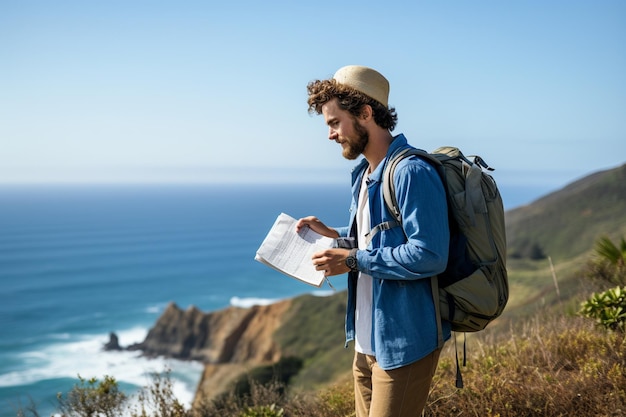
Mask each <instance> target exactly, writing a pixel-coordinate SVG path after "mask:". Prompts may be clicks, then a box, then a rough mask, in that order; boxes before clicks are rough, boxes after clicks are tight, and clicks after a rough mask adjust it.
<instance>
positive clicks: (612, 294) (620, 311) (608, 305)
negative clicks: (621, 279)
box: [580, 287, 626, 332]
mask: <svg viewBox="0 0 626 417" xmlns="http://www.w3.org/2000/svg"><path fill="white" fill-rule="evenodd" d="M580 314H581V315H583V316H584V317H588V318H592V319H594V320H595V321H596V323H597V324H598V325H599V326H602V327H604V328H606V329H609V330H619V331H621V332H626V287H624V288H620V287H615V288H611V289H609V290H606V291H604V292H602V293H594V294H593V295H592V296H591V298H589V299H588V300H587V301H585V302H583V303H582V305H581V309H580Z"/></svg>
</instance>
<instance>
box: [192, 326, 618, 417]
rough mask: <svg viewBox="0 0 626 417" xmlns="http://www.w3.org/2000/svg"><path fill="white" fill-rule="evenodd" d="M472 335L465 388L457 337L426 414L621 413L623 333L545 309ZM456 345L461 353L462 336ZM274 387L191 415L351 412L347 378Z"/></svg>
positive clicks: (339, 415) (332, 416) (548, 416)
mask: <svg viewBox="0 0 626 417" xmlns="http://www.w3.org/2000/svg"><path fill="white" fill-rule="evenodd" d="M472 336H474V337H471V338H469V339H468V341H467V349H468V360H467V366H466V367H464V368H462V371H463V378H464V382H465V387H464V388H462V389H457V388H455V386H454V381H455V377H454V375H455V368H456V363H455V356H454V343H448V345H447V347H446V350H445V352H444V353H443V354H442V357H441V360H440V366H439V368H438V370H437V373H436V375H435V378H434V380H433V387H432V389H431V395H430V398H429V404H428V405H427V407H426V410H425V411H424V416H431V417H438V416H447V417H449V416H480V417H496V416H499V417H505V416H515V417H519V416H542V417H552V416H594V417H596V416H621V415H624V414H626V342H625V339H624V334H620V333H609V332H606V331H604V330H600V329H597V328H595V327H594V326H593V323H592V322H591V321H590V320H586V319H582V318H579V317H558V318H550V317H549V315H547V314H545V315H544V314H542V315H537V318H536V319H534V320H533V321H531V322H527V323H524V324H522V325H520V326H519V328H517V329H515V330H514V329H510V330H508V331H506V332H499V334H497V333H495V332H486V333H485V335H480V334H479V335H472ZM457 346H458V348H459V351H461V347H462V342H461V343H460V344H457ZM461 355H462V354H461ZM277 391H278V390H276V389H273V388H271V387H270V388H269V390H268V388H267V387H266V388H260V387H257V388H256V392H253V394H252V395H251V397H249V398H247V399H246V400H245V403H242V402H241V401H242V400H241V399H238V400H237V399H234V398H231V399H230V401H228V402H227V403H228V404H230V405H229V406H228V407H226V406H225V405H226V404H222V407H221V409H220V407H218V408H214V409H213V410H211V412H207V410H205V412H204V413H198V414H196V416H195V417H207V416H213V415H215V416H217V415H223V416H242V415H243V416H245V415H246V414H242V411H241V410H243V409H245V407H246V406H247V407H250V406H253V407H254V406H257V407H258V406H261V405H263V404H265V405H269V404H275V406H277V407H279V408H280V409H281V410H282V414H281V415H282V416H284V417H291V416H309V417H346V416H351V415H354V413H353V394H352V384H351V383H350V382H343V383H340V384H337V385H334V386H332V387H330V388H328V389H326V390H324V391H321V392H318V393H315V394H312V395H310V396H305V395H298V396H295V397H289V396H288V395H284V394H280V395H277ZM237 401H239V403H237ZM198 411H199V410H198Z"/></svg>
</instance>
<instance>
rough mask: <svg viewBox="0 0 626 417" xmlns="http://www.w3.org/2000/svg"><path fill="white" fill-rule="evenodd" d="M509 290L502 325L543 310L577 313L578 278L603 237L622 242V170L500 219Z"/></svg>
mask: <svg viewBox="0 0 626 417" xmlns="http://www.w3.org/2000/svg"><path fill="white" fill-rule="evenodd" d="M505 221H506V233H507V245H508V259H507V270H508V271H509V281H510V285H511V289H510V300H509V304H508V305H507V308H506V309H505V312H504V314H503V320H506V319H508V320H515V319H518V318H520V317H524V316H528V315H532V314H534V313H535V312H536V311H538V309H540V308H545V307H549V306H556V307H558V308H565V309H566V311H569V312H573V311H576V310H577V309H578V303H579V301H580V300H581V298H582V297H585V296H586V295H588V294H589V293H590V292H591V291H592V290H594V288H592V286H591V283H590V282H589V281H588V280H585V279H584V277H583V274H582V273H581V271H582V268H583V267H584V265H585V263H586V262H588V260H589V259H590V257H591V256H592V254H593V247H594V244H595V242H596V240H597V239H598V238H599V237H600V236H603V235H606V236H608V237H609V238H611V239H612V240H613V241H614V242H619V240H620V239H621V238H622V237H624V236H626V164H625V165H622V166H620V167H618V168H614V169H611V170H606V171H602V172H598V173H594V174H592V175H589V176H587V177H585V178H582V179H580V180H578V181H576V182H574V183H572V184H570V185H568V186H566V187H564V188H562V189H561V190H559V191H556V192H554V193H551V194H549V195H547V196H545V197H543V198H541V199H539V200H537V201H535V202H533V203H532V204H530V205H527V206H524V207H520V208H517V209H514V210H511V211H508V212H507V213H506V216H505Z"/></svg>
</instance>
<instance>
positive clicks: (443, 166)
mask: <svg viewBox="0 0 626 417" xmlns="http://www.w3.org/2000/svg"><path fill="white" fill-rule="evenodd" d="M411 155H416V156H417V157H419V158H423V159H425V160H427V161H428V162H430V163H431V164H432V165H433V166H434V167H435V168H436V169H437V172H438V173H439V175H440V176H441V178H442V181H443V185H444V188H445V191H446V196H447V200H448V217H449V220H450V222H449V223H450V231H451V235H450V254H449V258H448V266H447V268H446V271H445V272H443V273H442V274H440V275H438V276H436V277H433V280H432V285H431V286H432V289H433V297H434V299H437V298H439V301H440V302H439V304H437V303H435V309H436V311H437V315H438V316H439V317H441V318H443V319H444V320H447V321H448V322H450V325H451V329H452V331H456V332H476V331H480V330H483V329H484V328H485V327H486V326H487V325H488V324H489V323H490V322H491V321H493V320H494V319H495V318H497V317H498V316H500V314H502V311H503V310H504V307H505V305H506V303H507V301H508V298H509V283H508V276H507V271H506V235H505V229H504V208H503V204H502V197H501V196H500V192H499V191H498V187H497V186H496V183H495V181H494V179H493V178H492V177H491V175H489V174H488V173H487V171H492V170H493V169H491V168H489V166H488V165H487V164H486V163H485V162H484V161H483V160H482V158H480V157H478V156H473V157H466V156H464V155H463V153H462V152H461V151H460V150H459V149H458V148H454V147H441V148H438V149H436V150H435V151H433V152H432V153H428V152H425V151H423V150H419V149H415V148H403V149H400V150H399V151H398V152H396V153H395V154H394V155H391V156H390V157H389V160H388V161H387V163H386V166H385V169H384V172H383V194H384V199H385V204H386V205H387V208H388V209H389V211H390V213H391V214H392V215H393V216H394V218H395V219H396V221H395V222H394V221H391V222H385V223H382V224H380V225H377V226H376V227H375V228H374V229H372V231H371V232H370V236H369V238H370V239H371V238H372V237H373V236H374V235H375V234H376V233H378V232H379V231H381V230H386V229H389V228H392V227H396V226H401V225H402V218H401V216H400V210H399V209H398V204H397V200H396V196H395V187H394V182H393V180H392V179H393V175H394V172H395V169H396V166H397V164H398V163H399V162H400V161H401V160H402V159H403V158H406V157H409V156H411ZM437 323H438V324H439V326H440V327H439V343H440V346H442V345H443V336H442V331H441V320H437ZM458 377H459V379H460V374H459V375H458ZM459 384H460V385H461V386H462V380H461V381H457V385H459Z"/></svg>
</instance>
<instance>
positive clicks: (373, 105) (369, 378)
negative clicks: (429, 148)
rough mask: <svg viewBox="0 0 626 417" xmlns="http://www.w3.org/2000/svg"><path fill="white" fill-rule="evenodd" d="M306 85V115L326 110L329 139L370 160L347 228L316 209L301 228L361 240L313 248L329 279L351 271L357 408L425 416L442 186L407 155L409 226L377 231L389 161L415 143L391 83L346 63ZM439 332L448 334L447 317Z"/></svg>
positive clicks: (443, 250)
mask: <svg viewBox="0 0 626 417" xmlns="http://www.w3.org/2000/svg"><path fill="white" fill-rule="evenodd" d="M307 89H308V104H309V112H310V113H312V112H315V113H317V114H322V115H323V116H324V120H325V122H326V124H327V125H328V127H329V135H328V138H329V139H330V140H333V141H335V142H337V143H338V144H339V145H341V147H342V152H343V156H344V157H345V158H347V159H351V160H353V159H356V158H357V157H359V156H360V155H363V157H364V158H363V159H362V161H361V162H360V164H358V165H357V167H356V168H355V169H354V170H353V172H352V195H353V198H352V204H351V210H350V211H351V215H350V220H349V223H348V226H347V227H339V228H331V227H329V226H327V225H325V224H324V223H323V222H322V221H320V220H319V219H318V218H316V217H313V216H311V217H305V218H302V219H300V220H299V221H298V224H297V226H296V228H297V229H298V230H300V229H301V228H303V227H310V228H311V229H313V230H315V231H316V232H318V233H320V234H322V235H325V236H328V237H332V238H338V237H343V238H354V248H353V249H345V248H333V249H328V250H325V251H323V252H319V253H316V254H315V255H314V256H313V264H314V265H315V267H316V269H317V270H320V271H324V273H325V275H326V276H333V275H338V274H343V273H346V272H348V309H347V315H346V345H347V343H348V342H349V341H352V340H354V341H355V356H354V363H353V375H354V381H355V404H356V415H357V417H365V416H370V417H391V416H393V417H400V416H419V415H421V412H422V409H423V408H424V406H425V404H426V399H427V397H428V392H429V389H430V383H431V380H432V376H433V374H434V372H435V369H436V366H437V362H438V360H439V353H440V351H441V347H442V345H443V343H439V340H438V330H437V328H438V326H437V322H436V314H435V304H434V301H433V295H432V290H431V286H430V285H431V279H430V278H431V277H432V276H434V275H437V274H439V273H441V272H443V271H444V269H445V267H446V263H447V258H448V243H449V229H448V218H447V206H446V197H445V193H444V188H443V184H442V182H441V179H440V177H439V175H438V174H437V171H436V170H435V168H434V167H432V166H431V165H430V164H429V163H428V162H426V161H424V160H422V159H420V158H417V157H410V158H405V159H404V160H403V161H402V162H400V164H399V165H398V167H397V169H396V174H395V177H394V179H393V181H394V184H395V189H396V195H397V199H398V204H399V207H400V211H401V216H402V223H403V224H402V226H399V227H394V228H390V229H388V230H383V231H379V232H378V233H375V234H372V236H370V231H372V229H373V228H375V227H376V225H379V224H381V223H383V222H386V221H392V220H393V217H392V215H391V214H390V213H389V212H388V211H387V209H386V208H385V204H384V200H383V196H382V187H381V182H382V172H383V169H384V165H385V161H386V160H387V159H388V158H389V157H390V155H392V154H393V153H394V152H396V151H398V150H399V149H401V148H405V147H408V146H409V145H408V143H407V140H406V138H405V137H404V135H402V134H400V135H397V136H393V135H392V134H391V131H393V129H394V128H395V125H396V122H397V114H396V112H395V109H394V108H390V107H389V106H388V95H389V83H388V81H387V80H386V79H385V77H383V76H382V75H381V74H380V73H378V72H377V71H375V70H373V69H371V68H367V67H362V66H347V67H343V68H341V69H339V70H338V71H337V72H336V73H335V75H334V76H333V78H331V79H328V80H322V81H320V80H316V81H313V82H311V83H309V85H308V86H307ZM368 238H369V239H368ZM344 240H347V241H349V239H344ZM370 240H371V241H370ZM442 329H443V338H444V339H448V338H449V337H450V327H449V324H448V323H447V322H445V321H444V322H443V323H442Z"/></svg>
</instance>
